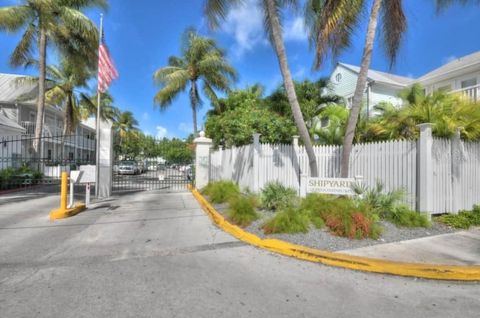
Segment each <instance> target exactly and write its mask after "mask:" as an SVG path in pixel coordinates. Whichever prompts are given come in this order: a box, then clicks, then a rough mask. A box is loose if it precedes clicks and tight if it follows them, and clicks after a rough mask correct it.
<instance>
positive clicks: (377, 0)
mask: <svg viewBox="0 0 480 318" xmlns="http://www.w3.org/2000/svg"><path fill="white" fill-rule="evenodd" d="M381 5H382V0H374V2H373V6H372V12H371V13H370V19H369V21H368V29H367V37H366V38H365V47H364V48H363V55H362V63H361V65H360V72H359V73H358V79H357V86H356V88H355V93H354V95H353V102H352V109H351V111H350V117H349V118H348V123H347V129H346V131H345V138H344V139H343V151H342V161H341V166H340V169H341V170H340V171H341V177H342V178H347V177H348V174H349V171H348V170H349V162H350V153H351V152H352V144H353V138H354V136H355V129H356V127H357V121H358V116H359V115H360V109H361V107H362V102H363V94H364V92H365V87H366V85H367V75H368V74H367V73H368V69H369V68H370V61H371V59H372V50H373V42H374V40H375V32H376V29H377V22H378V12H379V11H380V7H381Z"/></svg>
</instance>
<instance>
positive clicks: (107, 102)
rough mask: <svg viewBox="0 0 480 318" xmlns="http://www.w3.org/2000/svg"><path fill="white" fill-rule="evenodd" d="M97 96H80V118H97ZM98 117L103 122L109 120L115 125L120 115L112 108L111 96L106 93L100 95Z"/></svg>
mask: <svg viewBox="0 0 480 318" xmlns="http://www.w3.org/2000/svg"><path fill="white" fill-rule="evenodd" d="M97 103H98V95H97V94H94V95H88V94H85V93H81V94H80V117H81V118H82V119H87V118H89V117H91V116H94V117H96V116H97ZM100 104H101V105H102V107H101V108H100V117H101V118H102V119H104V120H109V121H111V122H112V123H114V124H115V122H116V121H117V120H118V117H119V115H120V110H119V109H118V108H117V107H116V106H114V99H113V96H112V95H111V94H110V93H108V92H105V93H102V94H100Z"/></svg>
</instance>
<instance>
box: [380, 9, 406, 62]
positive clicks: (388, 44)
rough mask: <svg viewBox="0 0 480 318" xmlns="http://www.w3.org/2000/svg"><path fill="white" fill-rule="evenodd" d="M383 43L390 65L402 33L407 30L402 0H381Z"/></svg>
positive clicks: (398, 46) (394, 58) (396, 51)
mask: <svg viewBox="0 0 480 318" xmlns="http://www.w3.org/2000/svg"><path fill="white" fill-rule="evenodd" d="M381 10H382V11H381V12H382V34H383V41H382V43H383V45H384V46H385V51H386V53H387V57H388V59H389V60H390V67H392V65H393V64H395V61H396V58H397V54H398V50H399V48H400V44H401V42H402V38H403V35H404V34H405V32H406V30H407V19H406V17H405V14H404V13H403V7H402V0H383V4H382V9H381Z"/></svg>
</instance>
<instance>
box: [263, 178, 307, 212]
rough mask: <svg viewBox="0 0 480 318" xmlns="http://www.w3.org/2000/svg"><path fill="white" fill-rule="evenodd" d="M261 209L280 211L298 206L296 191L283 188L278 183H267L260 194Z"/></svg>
mask: <svg viewBox="0 0 480 318" xmlns="http://www.w3.org/2000/svg"><path fill="white" fill-rule="evenodd" d="M261 200H262V207H263V208H265V209H269V210H281V209H284V208H287V207H290V206H295V205H297V204H298V201H299V199H298V197H297V191H296V190H295V189H292V188H288V187H285V186H284V185H282V184H281V183H279V182H278V181H275V182H269V183H267V184H266V185H265V188H263V190H262V193H261Z"/></svg>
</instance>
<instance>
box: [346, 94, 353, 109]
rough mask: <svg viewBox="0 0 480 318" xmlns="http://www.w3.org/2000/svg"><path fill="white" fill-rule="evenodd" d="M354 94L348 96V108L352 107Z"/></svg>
mask: <svg viewBox="0 0 480 318" xmlns="http://www.w3.org/2000/svg"><path fill="white" fill-rule="evenodd" d="M352 105H353V96H350V97H347V108H352Z"/></svg>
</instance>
